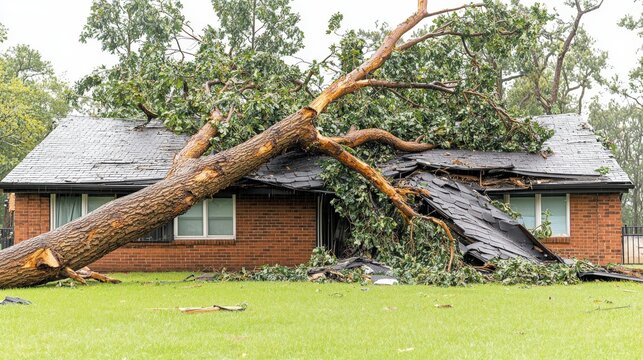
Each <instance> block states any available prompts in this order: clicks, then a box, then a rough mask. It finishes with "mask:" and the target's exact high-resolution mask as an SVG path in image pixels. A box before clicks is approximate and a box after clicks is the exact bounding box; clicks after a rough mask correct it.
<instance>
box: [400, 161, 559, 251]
mask: <svg viewBox="0 0 643 360" xmlns="http://www.w3.org/2000/svg"><path fill="white" fill-rule="evenodd" d="M405 183H407V184H408V185H411V186H414V187H421V188H424V189H426V190H428V191H429V193H430V195H429V196H426V197H424V200H425V201H426V202H427V203H428V205H429V208H430V210H433V211H436V212H437V213H438V214H439V217H441V218H443V219H445V221H447V222H449V223H450V225H451V226H450V228H451V229H454V230H455V231H456V232H457V233H458V235H460V238H461V241H462V242H463V244H462V246H461V251H462V254H463V255H464V256H471V257H473V258H475V259H478V260H480V261H481V262H483V263H484V262H487V261H489V260H491V259H494V258H499V259H509V258H514V257H517V256H520V257H523V258H525V259H528V260H531V261H535V262H541V261H561V259H560V258H559V257H558V256H556V255H555V254H554V253H552V252H551V251H549V250H548V249H547V248H546V247H545V246H544V245H542V244H541V243H540V242H539V241H538V240H537V239H536V238H535V237H534V236H533V235H532V234H531V233H530V232H529V230H527V229H526V228H525V227H524V226H523V225H521V224H520V223H519V222H517V221H516V220H514V219H513V218H511V217H510V216H509V215H507V214H505V213H503V212H502V211H500V210H499V209H498V208H496V207H495V206H493V205H492V204H491V201H490V200H489V198H488V197H486V196H484V195H480V194H479V193H477V192H476V191H474V190H473V189H472V188H471V187H469V186H467V185H464V184H462V183H459V182H457V181H452V180H450V179H447V178H444V177H438V176H436V175H433V174H431V173H427V172H417V173H415V174H413V175H412V176H410V177H409V178H407V179H406V180H405Z"/></svg>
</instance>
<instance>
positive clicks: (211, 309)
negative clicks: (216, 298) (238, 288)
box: [179, 305, 246, 314]
mask: <svg viewBox="0 0 643 360" xmlns="http://www.w3.org/2000/svg"><path fill="white" fill-rule="evenodd" d="M245 309H246V307H245V306H244V305H241V306H239V305H235V306H223V305H212V306H208V307H186V308H179V311H180V312H182V313H185V314H201V313H208V312H215V311H244V310H245Z"/></svg>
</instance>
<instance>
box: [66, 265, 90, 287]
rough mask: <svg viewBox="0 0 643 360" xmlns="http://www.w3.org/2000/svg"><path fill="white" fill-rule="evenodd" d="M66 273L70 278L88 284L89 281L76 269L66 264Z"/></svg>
mask: <svg viewBox="0 0 643 360" xmlns="http://www.w3.org/2000/svg"><path fill="white" fill-rule="evenodd" d="M64 270H65V274H66V275H67V276H68V277H69V278H70V279H74V280H76V281H78V282H79V283H81V284H83V285H87V281H85V279H83V278H82V277H81V276H80V275H78V273H76V272H75V271H74V270H72V269H71V268H70V267H68V266H65V269H64Z"/></svg>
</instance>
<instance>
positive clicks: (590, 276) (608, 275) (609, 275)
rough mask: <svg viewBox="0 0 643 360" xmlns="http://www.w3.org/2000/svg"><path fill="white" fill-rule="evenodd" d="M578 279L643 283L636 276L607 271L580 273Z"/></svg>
mask: <svg viewBox="0 0 643 360" xmlns="http://www.w3.org/2000/svg"><path fill="white" fill-rule="evenodd" d="M578 278H579V279H581V280H582V281H596V280H602V281H619V280H628V281H635V282H639V283H643V278H641V277H637V276H636V275H626V274H621V273H617V272H608V271H607V270H596V271H584V272H579V273H578Z"/></svg>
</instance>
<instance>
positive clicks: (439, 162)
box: [402, 114, 632, 191]
mask: <svg viewBox="0 0 643 360" xmlns="http://www.w3.org/2000/svg"><path fill="white" fill-rule="evenodd" d="M534 120H535V121H537V122H538V123H539V124H540V125H542V126H544V127H547V128H550V129H553V130H554V135H553V136H552V137H551V138H550V139H549V140H547V141H546V142H545V144H544V145H543V149H544V150H547V149H551V151H552V153H551V154H544V155H541V154H531V153H524V152H511V153H510V152H492V151H489V152H484V151H471V150H443V149H436V150H432V151H425V152H422V153H416V154H407V155H404V156H403V157H402V158H403V159H404V160H414V161H416V162H417V163H418V164H419V165H420V166H421V167H425V168H433V169H443V170H447V171H450V170H453V171H483V172H485V173H494V172H495V173H501V172H504V173H507V174H513V175H524V176H532V177H539V178H546V179H548V180H547V181H543V182H540V183H538V182H536V183H532V189H533V190H538V189H552V188H560V189H569V188H578V187H581V188H582V187H591V186H596V185H600V186H601V187H603V188H604V186H606V185H607V186H610V187H613V188H615V189H616V188H620V189H629V188H632V182H631V181H630V179H629V177H628V176H627V174H626V173H625V171H623V169H622V168H621V167H620V166H619V164H618V163H617V162H616V159H615V158H614V156H613V154H612V153H611V152H610V151H609V150H608V149H606V148H605V147H604V146H603V144H602V143H601V142H600V141H599V139H598V138H597V136H596V134H595V133H594V131H593V129H592V127H591V125H589V124H588V123H587V122H586V121H585V119H584V118H583V117H581V116H580V115H577V114H565V115H550V116H540V117H537V118H535V119H534ZM601 172H604V173H603V174H601ZM514 189H516V187H515V186H510V187H506V186H504V187H502V186H501V187H486V189H485V190H486V191H506V190H514Z"/></svg>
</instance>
